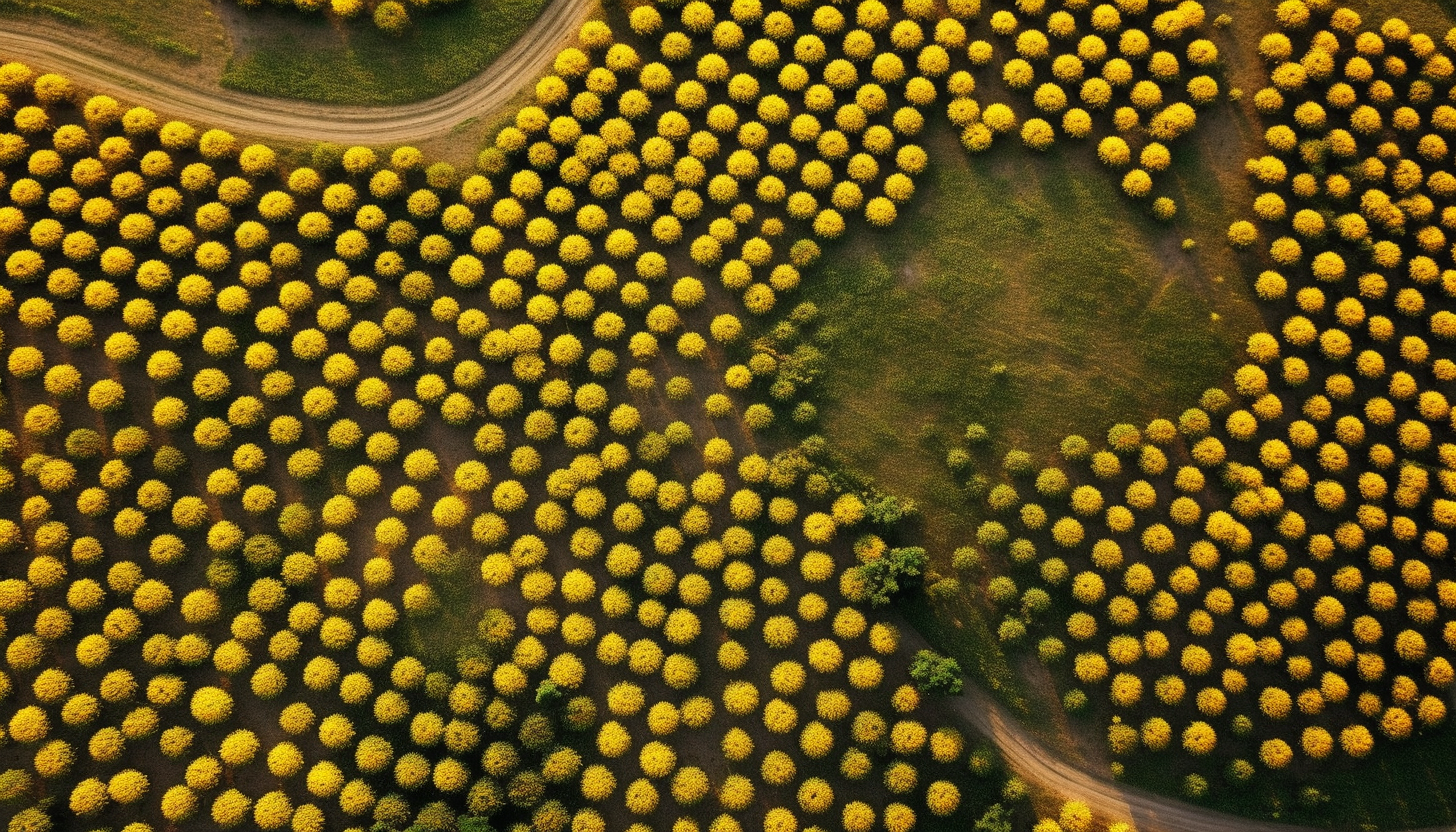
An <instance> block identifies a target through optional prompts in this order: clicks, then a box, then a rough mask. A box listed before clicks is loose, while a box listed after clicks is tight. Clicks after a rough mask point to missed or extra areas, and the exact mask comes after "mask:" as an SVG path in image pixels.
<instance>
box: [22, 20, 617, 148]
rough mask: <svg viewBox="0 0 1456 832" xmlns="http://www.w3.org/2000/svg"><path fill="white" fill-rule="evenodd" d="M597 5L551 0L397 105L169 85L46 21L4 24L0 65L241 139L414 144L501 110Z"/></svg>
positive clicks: (181, 78)
mask: <svg viewBox="0 0 1456 832" xmlns="http://www.w3.org/2000/svg"><path fill="white" fill-rule="evenodd" d="M595 6H596V0H552V1H551V3H550V4H548V5H547V6H546V8H545V9H543V10H542V12H541V16H540V17H539V18H537V19H536V22H535V23H533V24H531V27H530V28H529V29H527V30H526V32H525V34H523V35H521V37H520V39H519V40H517V41H516V42H515V43H514V44H512V45H511V47H510V48H509V49H507V50H506V51H505V52H504V53H502V54H501V56H500V57H499V58H497V59H496V60H495V61H494V62H493V63H491V65H490V66H489V67H487V68H486V69H485V71H483V72H481V73H480V74H479V75H476V76H475V77H474V78H471V79H470V80H468V81H466V82H465V83H463V84H461V85H460V86H458V87H456V88H455V89H453V90H450V91H449V92H447V93H445V94H443V95H440V96H437V97H435V98H431V99H429V100H427V101H419V102H416V103H413V104H400V105H394V106H383V107H357V106H340V105H331V104H316V103H313V102H308V101H290V100H283V99H276V98H268V97H266V96H261V95H252V94H249V93H243V92H235V91H233V90H227V89H223V88H222V87H220V86H218V85H217V84H215V83H211V82H209V81H205V80H202V79H198V78H189V77H188V76H187V75H186V70H182V71H181V72H179V73H178V74H177V75H175V76H166V75H162V74H158V73H155V72H150V71H147V70H142V69H137V68H135V67H133V66H129V65H128V64H127V61H126V58H125V56H123V55H114V54H107V53H105V52H103V51H101V50H102V49H104V48H105V46H106V44H103V43H99V42H96V41H91V42H86V38H87V36H88V33H87V32H86V30H84V29H77V28H74V27H70V26H65V25H63V24H60V23H53V22H51V21H45V20H34V19H9V20H6V21H5V22H4V26H5V29H3V30H0V61H24V62H26V63H31V64H34V65H36V66H37V67H38V68H44V69H53V70H55V71H59V72H63V73H64V74H65V75H66V76H67V77H69V78H71V79H72V80H74V81H76V82H78V83H80V84H82V85H83V86H87V87H95V88H98V89H107V90H109V91H115V92H117V93H124V94H125V95H126V96H127V97H128V98H129V99H131V100H133V101H135V102H137V103H140V104H144V105H146V106H148V107H152V108H154V109H156V110H158V111H160V112H163V113H165V114H167V115H168V116H173V117H176V118H181V119H185V120H187V121H192V122H195V123H197V124H199V125H202V124H205V125H208V126H210V127H221V128H223V129H226V130H230V131H232V132H234V133H238V134H241V135H246V136H257V137H261V138H269V139H282V140H285V141H292V142H319V141H330V142H338V143H339V144H370V145H381V144H403V143H419V142H424V141H427V140H429V139H434V138H440V137H443V136H446V135H448V134H449V133H450V132H451V131H452V130H454V129H455V127H456V126H457V125H459V124H460V123H461V122H463V121H465V120H466V119H469V118H473V117H477V116H482V115H488V114H490V113H492V112H494V111H496V110H499V109H500V108H501V107H502V106H504V105H505V104H506V103H508V102H509V101H510V100H511V99H512V98H513V97H514V96H515V95H516V94H517V93H518V92H520V90H521V89H522V88H523V87H524V86H526V85H527V84H528V83H530V82H531V81H533V80H534V79H535V77H536V76H537V74H538V73H540V72H541V70H542V69H544V68H545V67H547V66H548V65H550V63H551V61H552V59H553V58H555V57H556V53H557V52H558V51H559V50H560V49H561V47H562V46H563V45H565V44H566V43H568V42H569V41H571V39H572V38H573V37H575V35H576V31H577V29H578V28H579V27H580V26H581V24H582V22H583V21H585V20H586V18H587V15H588V14H589V13H590V12H591V11H592V9H593V8H594V7H595Z"/></svg>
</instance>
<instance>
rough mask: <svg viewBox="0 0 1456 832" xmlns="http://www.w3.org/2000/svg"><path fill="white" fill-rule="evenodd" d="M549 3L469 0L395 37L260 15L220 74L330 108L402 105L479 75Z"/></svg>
mask: <svg viewBox="0 0 1456 832" xmlns="http://www.w3.org/2000/svg"><path fill="white" fill-rule="evenodd" d="M545 4H546V3H545V0H471V2H466V3H461V4H459V5H456V6H448V7H445V8H442V9H440V10H438V11H432V12H430V13H429V14H423V13H421V14H417V15H415V16H414V24H413V25H412V26H411V28H410V30H409V31H408V32H406V33H405V34H404V35H402V36H400V37H392V36H390V35H386V34H384V33H383V32H380V31H379V30H377V29H375V28H374V26H373V25H372V24H371V23H370V22H368V21H367V20H354V21H349V22H347V23H345V24H337V23H334V22H331V21H329V20H327V19H326V18H322V17H304V16H302V15H299V14H298V13H296V12H294V13H289V12H288V11H287V10H272V9H260V10H257V11H256V12H254V14H257V15H259V16H260V19H259V20H258V21H254V22H252V23H250V25H249V27H248V29H249V30H248V31H247V32H246V33H241V34H242V36H241V38H240V42H239V43H238V44H237V48H236V51H235V54H234V55H233V57H232V58H231V59H230V60H229V61H228V63H227V67H226V68H225V70H224V71H223V75H222V84H223V86H225V87H228V88H231V89H236V90H242V91H244V92H252V93H259V94H263V95H271V96H276V97H279V98H296V99H303V100H307V101H320V102H328V103H331V104H400V103H404V102H409V101H419V100H423V99H427V98H430V97H433V96H436V95H439V94H441V93H443V92H445V91H447V90H450V89H452V88H454V87H456V86H459V85H460V84H461V83H463V82H464V81H466V80H467V79H469V78H471V77H473V76H475V75H476V74H478V73H479V72H480V71H481V70H483V69H484V68H485V67H486V66H488V65H489V64H490V63H491V61H494V60H495V59H496V58H497V57H498V56H499V55H500V54H501V53H502V52H504V51H505V50H506V49H507V48H508V47H509V46H510V45H511V44H512V43H514V42H515V41H516V40H517V39H518V38H519V37H520V36H521V34H522V33H524V32H525V31H526V29H527V28H528V27H529V26H530V25H531V23H532V22H533V21H534V20H535V19H536V18H537V17H538V16H539V15H540V13H541V9H542V8H543V7H544V6H545Z"/></svg>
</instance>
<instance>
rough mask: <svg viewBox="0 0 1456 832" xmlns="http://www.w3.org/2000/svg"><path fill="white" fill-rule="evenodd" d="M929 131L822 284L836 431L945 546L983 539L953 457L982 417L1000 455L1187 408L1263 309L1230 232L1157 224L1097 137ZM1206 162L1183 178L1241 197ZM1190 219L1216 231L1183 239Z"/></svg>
mask: <svg viewBox="0 0 1456 832" xmlns="http://www.w3.org/2000/svg"><path fill="white" fill-rule="evenodd" d="M930 144H931V148H930V149H931V157H932V159H934V160H935V163H934V165H933V166H932V168H931V170H930V171H928V172H927V173H926V175H925V176H924V177H923V179H922V182H921V184H920V193H918V194H917V195H916V199H915V202H914V203H912V206H911V207H910V208H909V209H907V210H906V212H905V215H904V216H902V217H901V219H900V221H899V222H898V223H897V224H896V225H895V226H894V227H893V228H892V229H890V230H888V231H885V232H876V233H871V234H865V235H861V236H860V237H859V238H858V239H856V240H855V241H853V242H851V243H849V244H847V245H845V246H843V247H841V248H839V249H838V250H836V251H832V252H831V253H830V254H829V255H828V256H827V257H826V258H825V262H824V264H823V265H822V266H821V267H820V268H818V269H817V271H816V273H815V275H814V276H813V278H812V279H811V280H810V281H809V283H810V285H809V287H808V290H807V291H808V295H809V297H810V298H811V299H812V300H814V301H815V302H816V303H818V304H819V306H820V308H821V310H822V311H823V313H824V315H823V319H824V320H826V321H829V322H832V325H833V326H835V327H837V330H838V331H837V334H836V335H835V337H834V338H833V340H832V342H831V346H830V348H829V352H830V355H831V358H832V367H833V369H832V370H831V372H829V373H827V374H826V376H825V380H824V382H823V385H824V389H823V395H824V396H825V406H824V408H823V413H824V420H825V423H824V424H823V425H822V430H823V433H824V434H825V435H826V436H829V437H832V444H833V446H834V448H835V449H836V450H837V452H838V453H839V454H840V455H841V456H842V457H844V458H845V459H846V460H847V461H848V462H849V463H850V464H851V465H852V466H856V467H859V468H861V469H862V470H865V471H867V472H868V473H870V474H871V475H872V476H874V477H875V479H876V480H877V481H878V483H879V484H880V486H881V487H883V488H884V489H885V490H887V491H889V492H891V493H895V494H900V495H903V496H907V497H910V498H912V499H915V500H916V501H917V502H919V503H920V504H921V506H922V507H923V508H924V509H925V511H924V515H925V521H924V522H925V524H926V528H925V532H926V536H927V538H928V541H929V544H930V546H929V548H930V549H931V550H932V554H933V555H935V556H936V557H937V559H938V561H939V562H942V563H943V562H944V559H945V558H947V557H948V555H949V553H950V551H951V550H953V549H954V548H955V547H956V546H959V545H963V544H964V543H965V542H967V540H968V539H969V531H970V524H969V522H968V520H967V518H966V502H965V499H964V496H963V494H962V492H961V490H960V487H959V484H958V483H957V482H956V481H955V480H954V479H953V478H952V476H951V474H950V472H949V471H948V470H947V469H946V467H945V464H944V460H945V452H946V450H947V449H948V448H949V447H951V445H952V444H954V443H957V442H958V441H959V437H960V436H961V435H962V433H963V431H964V429H965V426H966V424H967V423H970V422H979V423H981V424H984V425H985V426H986V427H987V428H989V429H990V431H991V435H992V439H993V441H992V447H993V448H994V449H995V453H997V454H999V452H1001V451H1004V450H1005V449H1007V448H1010V447H1018V448H1024V449H1026V450H1030V451H1032V452H1033V453H1035V454H1037V455H1038V456H1040V457H1046V458H1049V457H1050V455H1051V453H1052V452H1053V451H1054V450H1055V448H1056V445H1057V443H1058V442H1059V441H1060V440H1061V438H1062V437H1064V436H1065V435H1067V434H1069V433H1083V434H1086V435H1088V436H1089V437H1091V438H1093V439H1096V438H1097V437H1100V436H1101V435H1102V434H1103V433H1104V432H1105V431H1106V429H1107V427H1108V426H1110V425H1111V424H1112V423H1114V422H1119V421H1136V422H1146V421H1147V420H1149V419H1152V418H1155V417H1157V416H1170V415H1171V416H1176V415H1177V413H1178V412H1180V411H1181V410H1182V409H1183V408H1185V407H1188V406H1191V405H1192V404H1194V403H1195V402H1196V400H1197V398H1198V394H1199V392H1200V391H1202V390H1203V389H1205V388H1206V387H1208V386H1210V385H1212V384H1216V383H1218V382H1219V381H1220V380H1221V379H1222V378H1223V377H1224V375H1225V374H1226V373H1227V372H1228V371H1229V370H1230V369H1231V367H1232V366H1233V364H1234V362H1235V360H1236V358H1237V356H1238V353H1239V350H1240V348H1241V346H1242V344H1243V341H1244V339H1245V338H1246V337H1247V335H1248V333H1249V332H1250V331H1252V330H1253V329H1254V328H1255V327H1256V326H1257V316H1256V315H1255V313H1254V310H1253V308H1252V306H1251V304H1250V303H1249V301H1248V299H1247V295H1248V290H1247V288H1246V286H1245V285H1244V284H1243V282H1242V281H1239V280H1224V279H1222V278H1221V277H1219V275H1221V274H1225V273H1227V274H1237V272H1236V271H1235V268H1236V264H1234V263H1232V262H1231V261H1230V255H1229V254H1228V252H1227V249H1226V247H1225V246H1223V245H1222V244H1221V241H1220V239H1219V237H1217V236H1213V235H1209V234H1202V235H1201V234H1198V233H1195V232H1193V231H1190V230H1189V228H1186V227H1182V226H1181V224H1179V223H1175V224H1174V225H1172V226H1164V225H1161V224H1157V223H1155V222H1154V221H1153V220H1151V219H1150V218H1148V217H1147V216H1146V215H1145V214H1144V213H1143V211H1142V209H1141V208H1140V207H1139V206H1137V205H1135V204H1133V203H1131V202H1130V201H1129V200H1127V199H1125V198H1124V197H1123V196H1122V194H1121V193H1120V192H1119V190H1118V187H1117V181H1116V178H1115V177H1114V176H1112V175H1109V174H1107V173H1106V172H1104V171H1102V170H1100V169H1098V168H1096V166H1095V165H1089V164H1088V163H1087V160H1086V159H1085V158H1082V155H1083V149H1082V148H1080V147H1075V146H1071V147H1068V149H1067V150H1065V151H1054V152H1052V153H1050V154H1047V155H1032V154H1030V153H1028V152H1025V151H1022V150H1020V149H1019V148H1015V147H1011V146H1008V147H1004V148H1000V149H998V150H997V151H995V152H993V153H992V154H991V155H989V156H986V157H974V158H968V157H967V156H966V155H965V154H964V153H963V152H961V151H960V149H959V147H958V146H957V145H956V144H955V143H954V139H953V138H952V137H950V136H949V135H948V132H947V133H946V134H941V135H936V136H932V137H931V139H930ZM1007 144H1008V145H1009V144H1010V142H1008V143H1007ZM1185 155H1187V154H1185ZM1196 161H1197V160H1196V159H1190V161H1189V163H1188V164H1187V165H1185V166H1184V169H1183V170H1180V171H1178V175H1179V177H1180V183H1179V184H1181V187H1176V186H1175V188H1174V191H1173V192H1174V195H1175V196H1177V197H1178V198H1179V201H1180V204H1181V203H1194V204H1189V205H1184V206H1183V211H1184V213H1190V212H1191V213H1195V214H1197V213H1204V214H1213V215H1216V216H1223V215H1224V214H1225V211H1224V208H1223V206H1222V203H1221V202H1218V200H1219V197H1218V183H1217V182H1216V181H1213V180H1212V177H1210V176H1208V175H1207V174H1205V173H1204V172H1203V171H1202V170H1201V168H1200V167H1199V165H1197V164H1196ZM1198 227H1199V228H1209V227H1213V228H1215V229H1218V231H1215V232H1214V233H1215V234H1221V229H1222V228H1226V227H1227V224H1226V221H1225V222H1224V224H1223V225H1221V226H1220V225H1212V226H1210V225H1207V224H1202V223H1200V224H1199V226H1198ZM1189 236H1192V237H1195V238H1200V241H1201V243H1202V245H1201V246H1199V247H1198V248H1196V249H1194V250H1193V251H1192V252H1185V251H1183V250H1182V248H1181V245H1180V244H1181V241H1182V240H1183V239H1184V238H1185V237H1189ZM1214 315H1217V316H1218V317H1217V318H1215V317H1213V316H1214ZM998 365H999V366H998ZM994 459H995V456H994V455H993V454H992V453H989V452H988V454H987V455H986V456H985V457H984V458H983V460H982V462H983V465H982V466H981V467H983V468H984V467H986V465H987V464H994Z"/></svg>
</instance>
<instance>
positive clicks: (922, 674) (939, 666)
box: [910, 650, 965, 695]
mask: <svg viewBox="0 0 1456 832" xmlns="http://www.w3.org/2000/svg"><path fill="white" fill-rule="evenodd" d="M910 678H911V679H913V680H914V681H915V687H916V688H918V689H919V690H920V691H921V692H922V693H939V694H946V695H955V694H958V693H960V692H961V691H962V690H964V688H965V683H964V681H963V680H962V678H961V666H960V663H959V662H957V661H956V660H955V659H952V658H950V657H948V656H942V655H939V654H938V653H935V652H934V651H931V650H921V651H919V652H917V653H916V654H915V658H914V659H913V660H911V662H910Z"/></svg>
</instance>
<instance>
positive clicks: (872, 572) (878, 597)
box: [857, 546, 930, 607]
mask: <svg viewBox="0 0 1456 832" xmlns="http://www.w3.org/2000/svg"><path fill="white" fill-rule="evenodd" d="M929 563H930V556H929V555H927V554H926V552H925V550H924V549H922V548H920V547H918V546H909V547H904V548H900V549H891V550H890V551H889V552H886V553H885V554H884V555H882V556H880V557H879V558H877V559H875V560H872V561H870V562H869V563H866V564H864V565H863V566H859V567H857V569H858V570H859V573H860V576H861V578H863V580H864V583H865V591H866V597H867V598H868V599H869V602H870V606H872V607H883V606H885V605H887V604H889V603H890V601H891V600H893V599H894V597H895V595H897V594H899V593H900V592H903V591H905V590H907V589H910V588H911V587H913V586H915V585H916V583H918V582H919V580H920V578H921V576H922V575H923V574H924V572H925V568H926V566H927V565H929Z"/></svg>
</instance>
